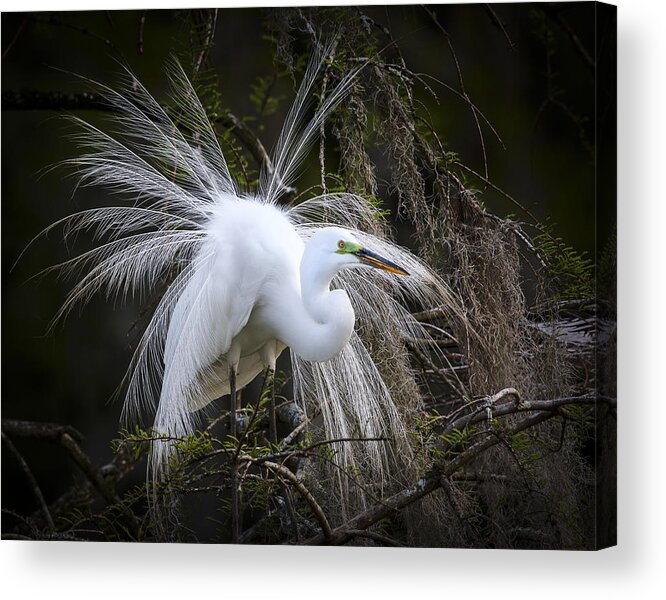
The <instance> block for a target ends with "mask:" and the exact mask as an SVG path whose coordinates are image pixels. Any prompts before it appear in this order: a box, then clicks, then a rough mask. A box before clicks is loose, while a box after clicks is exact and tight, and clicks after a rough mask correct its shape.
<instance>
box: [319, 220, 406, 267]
mask: <svg viewBox="0 0 666 600" xmlns="http://www.w3.org/2000/svg"><path fill="white" fill-rule="evenodd" d="M310 245H312V246H313V248H314V249H315V250H316V251H317V252H318V254H319V255H320V259H321V260H322V261H325V262H329V261H330V263H331V264H332V265H334V266H335V268H336V270H338V269H344V268H354V267H362V266H369V267H375V268H376V269H382V270H383V271H388V272H389V273H395V274H396V275H409V273H408V272H407V271H405V269H403V268H402V267H399V266H398V265H396V264H395V263H394V262H392V261H390V260H388V259H386V258H384V257H382V256H379V255H378V254H376V253H374V252H372V251H371V250H369V249H368V248H366V247H364V246H363V244H361V243H359V242H358V241H357V239H356V238H355V237H354V234H353V233H352V232H351V231H349V230H347V229H342V228H340V227H326V228H324V229H321V230H319V231H318V232H317V233H316V234H315V235H314V236H313V237H312V239H311V240H310Z"/></svg>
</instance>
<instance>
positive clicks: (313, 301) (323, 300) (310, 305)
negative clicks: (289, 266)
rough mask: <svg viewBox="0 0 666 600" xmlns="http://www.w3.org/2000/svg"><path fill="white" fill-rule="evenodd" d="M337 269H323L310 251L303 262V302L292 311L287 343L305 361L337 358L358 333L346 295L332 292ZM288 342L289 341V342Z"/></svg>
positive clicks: (333, 267)
mask: <svg viewBox="0 0 666 600" xmlns="http://www.w3.org/2000/svg"><path fill="white" fill-rule="evenodd" d="M335 273H336V267H335V266H334V265H331V266H330V267H329V268H326V266H323V265H322V264H321V262H320V261H317V260H316V256H313V255H312V253H310V252H308V249H307V247H306V250H305V252H304V254H303V259H302V260H301V269H300V278H301V298H300V300H301V301H300V302H296V303H292V306H291V307H289V309H288V310H289V313H290V315H289V317H290V321H289V327H288V329H289V331H288V332H285V334H284V335H283V336H282V339H283V341H284V342H285V343H286V344H287V345H288V346H289V347H290V348H291V349H292V350H293V351H294V352H296V354H298V356H300V357H301V358H302V359H304V360H309V361H317V362H318V361H324V360H328V359H330V358H333V357H334V356H335V355H336V354H337V353H338V352H340V350H342V348H344V346H345V344H346V343H347V342H348V341H349V338H350V337H351V334H352V331H353V330H354V320H355V317H354V310H353V308H352V305H351V302H350V301H349V297H348V296H347V294H346V292H344V291H343V290H333V291H331V290H330V286H331V280H332V279H333V277H334V276H335ZM285 338H288V339H285Z"/></svg>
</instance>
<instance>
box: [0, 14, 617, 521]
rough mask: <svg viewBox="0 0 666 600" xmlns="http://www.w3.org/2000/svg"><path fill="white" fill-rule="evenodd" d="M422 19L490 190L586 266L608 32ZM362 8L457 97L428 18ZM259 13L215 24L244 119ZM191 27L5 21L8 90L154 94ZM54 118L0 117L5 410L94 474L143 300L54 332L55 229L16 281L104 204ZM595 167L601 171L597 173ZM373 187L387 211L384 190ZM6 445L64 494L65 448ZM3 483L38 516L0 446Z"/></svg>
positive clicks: (180, 22)
mask: <svg viewBox="0 0 666 600" xmlns="http://www.w3.org/2000/svg"><path fill="white" fill-rule="evenodd" d="M431 9H432V10H434V11H435V12H436V14H437V18H438V21H439V23H440V24H441V25H442V26H443V27H444V28H445V29H446V30H447V31H448V33H449V34H450V37H451V41H452V43H453V46H454V49H455V52H456V55H457V58H458V62H459V65H460V69H461V71H462V75H463V78H464V85H465V89H466V91H467V93H468V95H469V97H470V98H471V99H472V101H473V102H474V103H475V104H476V105H477V106H478V108H479V109H480V110H481V111H482V112H483V113H484V114H485V116H486V117H487V118H488V120H489V121H490V122H491V123H492V124H493V126H494V128H495V129H496V130H497V132H498V133H499V135H500V136H501V138H502V140H503V143H504V146H503V145H502V144H500V143H499V142H498V140H497V139H496V138H495V137H494V136H493V134H492V132H491V131H490V130H489V128H488V127H485V126H484V127H483V134H484V140H485V145H486V152H487V162H488V169H489V177H490V179H491V180H492V181H493V183H494V184H495V185H497V186H498V187H500V188H501V189H503V190H505V191H506V192H507V193H509V194H510V195H511V196H513V197H514V198H516V199H518V200H519V201H520V202H521V203H522V204H523V205H525V206H528V207H529V208H530V209H531V210H532V211H533V212H534V213H535V214H536V215H537V217H539V218H540V219H546V218H549V219H551V220H552V222H553V223H554V224H555V231H556V233H557V234H558V235H561V236H562V237H563V238H564V240H565V241H566V242H567V243H568V244H571V245H572V246H573V247H574V248H576V249H577V250H580V251H585V252H588V253H589V254H590V255H591V256H593V255H594V253H595V249H596V248H597V247H603V245H604V243H605V236H606V233H605V232H606V231H608V229H609V228H608V227H607V226H606V225H607V224H608V223H606V224H604V223H602V227H601V228H600V229H599V236H598V237H599V239H597V238H595V142H596V144H597V145H598V147H599V148H604V141H605V139H606V138H607V139H608V140H611V141H612V140H613V139H614V127H615V105H614V95H613V94H612V93H611V92H606V91H605V88H603V87H602V88H600V89H599V90H597V91H596V92H597V93H596V94H595V75H597V76H602V77H606V79H607V81H608V83H609V88H608V89H610V90H612V89H613V85H614V81H610V79H611V77H612V73H613V72H614V63H613V61H614V52H615V48H614V46H613V44H614V42H613V39H614V38H613V36H612V35H610V32H612V28H614V26H615V25H614V22H613V21H610V20H607V19H605V18H599V19H596V10H595V6H594V4H593V3H567V4H566V5H537V4H501V5H493V6H492V11H493V12H494V14H493V13H492V12H491V11H490V10H489V9H488V8H487V7H485V6H484V5H481V4H479V5H442V6H432V7H431ZM349 10H354V9H353V8H350V9H349ZM363 10H364V11H366V12H367V13H368V14H370V15H371V16H372V17H373V18H374V19H375V20H376V21H377V22H379V23H381V24H383V25H385V26H387V27H389V28H390V29H391V31H392V32H393V36H394V38H395V39H396V40H398V44H399V46H400V48H401V50H402V52H403V54H404V56H405V59H406V61H407V64H408V66H409V67H410V68H411V69H412V70H413V71H417V72H422V73H427V74H429V75H432V76H433V77H436V78H437V79H439V80H441V81H442V82H444V83H446V84H447V85H449V86H452V87H454V88H455V89H459V81H458V73H457V70H456V65H455V62H454V60H453V59H452V56H451V54H450V53H449V50H448V47H447V45H446V41H445V38H444V36H443V34H442V32H441V31H440V29H438V28H437V26H436V25H435V24H434V23H433V20H432V19H431V18H430V16H429V15H427V14H426V13H425V11H424V10H423V9H422V8H420V7H418V6H404V7H400V6H393V7H389V8H386V7H364V8H363ZM269 16H270V15H269V13H268V12H267V11H265V10H261V9H223V10H220V11H219V14H218V21H217V29H216V35H215V46H214V48H213V50H212V60H213V63H214V65H215V68H216V71H217V73H218V75H219V81H220V85H221V92H222V97H223V101H224V102H225V104H226V105H227V106H229V107H230V109H231V110H232V111H233V112H234V113H236V114H238V115H241V116H242V115H247V114H251V113H252V112H253V110H254V109H253V106H252V104H251V103H250V102H249V94H250V91H251V90H250V86H251V84H252V83H253V82H254V81H255V80H256V78H257V76H260V75H265V74H267V73H268V72H269V71H270V69H271V65H272V60H273V46H272V45H271V44H270V43H269V42H268V41H266V40H265V39H264V37H263V35H264V33H265V32H266V27H265V25H266V19H267V18H269ZM142 17H145V26H144V29H143V53H142V54H141V53H139V43H138V41H139V23H140V21H141V18H142ZM495 17H497V18H498V19H499V21H501V23H502V24H503V29H502V27H500V26H498V24H497V22H496V19H495ZM184 19H185V13H184V11H147V12H143V11H110V12H70V13H26V14H21V13H12V14H8V13H4V14H3V15H2V40H3V42H2V43H3V46H2V52H3V55H2V91H3V93H4V92H5V91H7V90H13V91H19V90H22V89H30V90H43V91H54V90H56V91H82V90H83V86H82V84H81V82H80V81H79V80H77V78H76V77H75V76H73V75H71V74H69V73H67V71H69V72H72V73H77V74H83V75H86V76H88V77H90V78H92V79H96V80H99V81H102V82H105V83H109V82H113V80H114V77H115V75H116V74H117V73H118V71H119V65H118V60H120V61H122V62H126V63H127V64H128V65H129V66H130V67H131V68H132V70H133V71H134V72H135V73H136V74H137V75H138V77H139V79H141V80H142V81H143V82H144V84H145V85H146V87H147V88H148V89H150V90H151V91H153V93H154V94H155V95H156V97H158V98H159V97H161V96H162V94H163V92H164V87H165V78H164V76H163V72H162V67H163V64H164V61H165V59H166V57H167V56H168V55H169V54H170V53H173V52H177V53H178V52H182V51H184V50H185V49H186V47H187V40H186V39H185V38H186V36H185V33H186V28H185V25H184ZM595 48H596V52H595ZM595 58H596V63H597V66H596V69H597V70H596V71H595V67H594V65H593V63H594V61H595ZM590 61H592V62H590ZM432 87H433V89H434V90H435V91H436V92H437V94H438V96H439V103H436V102H434V100H433V99H432V98H431V97H430V95H429V94H428V93H427V92H425V91H422V92H421V93H420V95H419V98H420V99H421V100H422V101H423V102H424V104H425V105H426V108H427V110H428V112H429V113H430V115H431V117H432V122H433V124H434V125H435V128H436V130H437V131H438V134H439V135H440V137H441V138H442V139H443V140H445V141H446V143H447V145H448V147H449V149H450V150H453V151H455V152H457V153H458V154H459V155H460V158H461V161H462V162H464V163H465V164H467V165H469V166H470V167H471V168H472V169H474V170H475V171H477V172H479V173H481V172H483V170H484V161H483V153H482V149H481V148H482V147H481V143H480V139H479V134H478V132H477V129H476V126H475V123H474V119H473V117H472V113H471V111H470V110H469V107H468V106H467V105H466V104H465V103H464V102H463V101H461V100H460V98H459V97H458V96H456V95H455V94H453V93H451V92H450V91H447V90H446V89H445V88H444V87H442V86H440V85H438V84H437V83H434V82H433V83H432ZM281 91H282V92H283V95H285V96H287V98H286V99H285V101H284V102H283V103H282V106H281V109H282V110H278V112H277V113H276V114H275V115H273V116H272V117H271V118H270V119H268V120H267V121H266V122H265V123H262V124H263V125H265V131H264V132H262V134H261V135H262V138H263V140H264V144H265V145H266V146H267V147H270V146H271V142H272V138H273V136H274V135H275V132H276V131H277V128H278V126H279V123H280V119H281V117H282V115H283V114H284V112H283V111H284V109H285V108H286V107H287V106H288V104H289V99H290V97H291V96H290V93H291V91H290V87H289V85H287V84H286V83H285V84H283V85H282V88H281ZM3 108H4V107H3ZM80 114H81V116H83V117H84V118H86V119H89V120H91V121H92V122H95V123H96V122H98V121H99V120H100V118H101V117H100V114H99V113H95V112H93V111H82V112H81V113H80ZM54 116H57V113H56V112H52V111H17V110H11V111H10V110H3V112H2V277H3V282H2V283H3V285H2V374H3V378H2V416H3V418H16V419H27V420H38V421H53V422H57V423H62V424H69V425H73V426H74V427H76V428H77V429H79V430H80V431H81V432H82V433H83V434H84V435H85V437H86V443H85V444H84V449H85V450H86V451H87V452H88V453H89V454H90V455H91V457H92V458H93V460H94V461H96V462H98V463H102V462H106V461H107V460H108V459H109V458H110V456H111V450H110V448H109V441H110V440H111V439H112V438H113V437H114V435H115V434H116V432H117V430H118V418H119V414H120V408H121V402H120V401H115V402H112V401H111V399H112V396H113V394H114V391H115V390H116V387H117V385H118V384H119V382H120V380H121V378H122V375H123V374H124V371H125V369H126V367H127V365H128V362H129V358H130V356H131V347H132V342H133V341H134V339H135V335H136V331H132V326H133V324H134V323H135V322H136V321H137V319H138V317H139V314H140V311H141V306H140V305H139V304H138V303H135V304H132V303H129V304H128V305H127V306H126V307H121V306H113V305H112V304H109V303H106V302H105V300H104V298H96V299H95V300H93V302H91V304H90V305H89V306H88V307H87V308H86V309H85V310H84V311H83V312H81V313H80V314H79V313H78V312H75V313H73V314H72V315H71V316H70V318H69V319H68V320H67V321H66V322H65V324H64V325H61V326H58V327H57V328H56V330H55V331H54V332H53V333H49V334H47V333H46V331H47V327H48V324H49V321H50V320H51V319H52V318H53V316H54V315H55V313H56V312H57V309H58V307H59V306H60V305H61V303H62V301H63V299H64V297H65V295H66V292H67V290H68V289H69V286H68V284H67V283H66V282H62V281H59V280H58V279H57V277H55V276H54V275H48V276H46V277H45V278H37V279H35V280H30V278H31V277H32V276H34V275H35V274H37V273H38V272H39V271H41V270H42V269H44V268H45V267H48V266H50V265H52V264H55V263H57V262H59V261H62V260H65V259H66V258H67V257H68V256H70V254H69V252H68V249H67V248H66V247H65V246H64V245H63V244H62V243H60V241H59V239H58V235H59V234H58V232H57V230H56V231H54V234H53V235H52V236H50V238H49V239H40V240H38V241H37V242H36V244H35V245H34V246H32V247H30V248H29V249H28V250H27V252H26V253H25V254H24V255H23V256H22V258H21V260H20V261H19V262H18V264H17V265H16V266H15V267H14V268H13V269H12V266H13V265H14V263H15V262H16V260H17V258H18V256H19V254H20V253H21V251H22V250H23V249H24V248H25V246H26V245H27V244H28V242H29V241H30V240H31V239H32V238H33V237H34V236H35V235H36V234H37V233H38V232H39V231H41V230H42V229H43V228H44V227H46V226H47V225H49V224H50V223H52V222H53V221H55V220H57V219H58V218H62V217H63V216H66V215H67V214H70V213H72V212H74V211H76V210H81V209H84V208H87V207H90V206H95V205H103V204H110V203H111V202H113V200H111V199H110V198H109V197H108V196H107V195H106V194H105V192H104V190H100V189H94V190H93V189H85V190H79V191H77V193H76V194H75V195H72V192H73V190H74V182H73V181H72V180H68V179H66V178H65V177H64V172H63V171H61V170H58V169H56V170H54V171H50V172H47V173H43V174H42V173H41V171H42V170H44V169H45V168H47V167H49V166H51V165H53V164H54V163H56V162H57V161H59V160H61V159H63V158H66V157H69V156H72V155H73V154H74V153H75V149H74V147H73V144H72V143H71V142H70V141H68V140H67V139H66V137H65V134H66V133H67V131H68V127H66V126H65V124H64V123H63V121H62V120H60V119H57V118H54ZM595 124H596V127H595ZM609 143H610V142H609ZM605 148H606V150H607V157H608V158H603V157H602V160H604V161H606V160H607V161H609V162H608V165H610V164H611V163H612V161H613V160H614V154H615V149H614V146H612V148H611V147H609V146H608V145H607V146H606V147H605ZM373 158H375V159H376V160H377V161H378V174H379V175H380V176H381V175H382V174H383V173H384V174H385V173H386V168H385V167H382V160H383V157H382V156H381V154H373ZM606 167H607V165H605V164H601V165H599V168H600V169H601V172H602V173H603V172H604V171H605V168H606ZM312 178H314V181H315V182H316V174H314V172H313V173H310V174H309V175H307V176H306V183H302V184H301V187H302V188H305V187H306V186H307V184H308V183H307V182H308V181H309V179H312ZM600 184H601V187H600V190H599V192H600V193H599V194H598V195H597V196H596V200H597V203H598V206H599V208H603V207H612V208H613V209H614V195H613V193H614V191H613V188H614V176H613V177H611V178H610V180H607V181H604V179H603V176H602V178H601V180H600ZM469 185H471V186H473V187H475V188H476V189H478V190H479V191H480V195H479V198H480V199H481V200H482V201H483V203H484V204H485V205H486V207H487V208H488V209H489V210H490V211H491V212H494V213H495V214H498V215H501V216H506V215H507V214H515V215H516V218H517V219H523V218H525V215H524V214H521V213H520V211H519V210H518V209H517V208H516V207H515V206H514V205H512V204H511V203H510V202H509V201H508V200H507V199H506V198H505V197H503V196H502V195H501V194H499V193H497V192H496V191H495V190H493V189H491V188H489V189H485V190H484V185H483V183H482V182H480V181H478V180H477V181H474V180H473V179H470V180H469ZM604 185H606V186H607V187H603V186H604ZM382 192H383V194H384V198H385V199H386V200H387V202H388V204H389V205H390V206H391V205H394V202H395V199H393V198H391V197H390V194H389V191H388V190H387V189H383V190H382ZM613 215H614V210H609V211H608V214H607V216H605V217H604V218H605V219H606V220H607V221H608V222H610V221H611V220H612V219H613ZM400 234H401V237H402V238H404V240H403V241H404V242H406V243H407V242H408V241H409V240H408V235H409V232H408V231H407V230H405V229H404V228H403V229H400ZM70 250H71V249H70ZM16 445H17V447H18V449H19V450H20V451H21V453H22V454H23V455H24V457H25V458H26V460H27V462H28V464H29V465H30V467H31V469H32V470H33V472H34V474H35V476H36V477H37V479H38V481H39V482H40V485H41V487H42V490H43V491H44V494H45V496H46V500H47V502H48V501H51V500H53V499H54V498H55V497H56V496H57V495H58V494H59V493H61V492H62V491H63V490H64V489H66V488H67V486H68V484H69V483H70V482H71V478H72V477H73V475H72V473H74V472H75V470H74V469H73V468H72V467H71V465H68V464H67V461H68V460H69V459H68V458H67V457H66V455H65V453H64V451H62V450H61V449H59V448H53V447H51V446H49V445H48V443H47V442H38V441H23V440H17V441H16ZM2 484H3V494H2V505H3V508H8V509H17V510H18V511H19V512H21V513H25V512H28V511H29V510H30V508H31V507H32V508H37V506H36V504H35V501H34V498H33V496H32V494H31V492H30V490H29V488H28V486H27V484H26V482H25V479H24V476H23V474H22V473H21V471H20V470H19V468H18V466H17V465H16V463H15V460H14V458H13V457H12V456H11V455H10V454H9V453H7V452H3V459H2Z"/></svg>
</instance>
